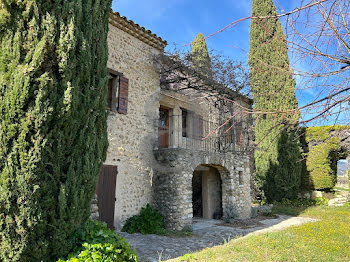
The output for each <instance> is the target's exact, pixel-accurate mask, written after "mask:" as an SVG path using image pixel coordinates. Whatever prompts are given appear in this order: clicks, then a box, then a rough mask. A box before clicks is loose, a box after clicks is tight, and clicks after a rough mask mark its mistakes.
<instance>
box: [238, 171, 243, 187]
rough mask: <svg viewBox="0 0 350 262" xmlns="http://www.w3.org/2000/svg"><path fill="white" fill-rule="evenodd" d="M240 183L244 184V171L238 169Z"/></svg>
mask: <svg viewBox="0 0 350 262" xmlns="http://www.w3.org/2000/svg"><path fill="white" fill-rule="evenodd" d="M238 179H239V185H243V171H238Z"/></svg>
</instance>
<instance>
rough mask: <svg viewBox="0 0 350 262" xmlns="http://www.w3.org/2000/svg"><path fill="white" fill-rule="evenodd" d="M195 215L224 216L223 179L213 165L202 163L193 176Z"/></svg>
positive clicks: (207, 216)
mask: <svg viewBox="0 0 350 262" xmlns="http://www.w3.org/2000/svg"><path fill="white" fill-rule="evenodd" d="M192 208H193V217H199V218H206V219H213V218H214V219H220V218H221V217H222V180H221V177H220V172H219V171H218V170H217V169H216V168H215V167H212V166H208V165H200V166H198V167H197V168H196V169H195V170H194V172H193V177H192Z"/></svg>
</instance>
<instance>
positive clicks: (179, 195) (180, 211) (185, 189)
mask: <svg viewBox="0 0 350 262" xmlns="http://www.w3.org/2000/svg"><path fill="white" fill-rule="evenodd" d="M154 155H155V158H156V159H157V161H158V164H157V165H156V168H155V175H154V178H153V187H154V196H153V201H154V205H155V206H156V207H157V209H158V210H159V211H160V212H161V213H162V214H163V216H164V217H165V219H166V223H167V227H168V228H169V229H173V230H181V229H184V228H192V218H193V208H192V177H193V172H194V170H195V169H196V167H198V166H200V165H204V166H210V167H214V168H216V169H217V170H218V172H219V173H220V176H221V181H222V208H223V213H224V214H226V213H227V212H226V211H227V210H228V209H235V210H236V212H237V216H238V218H241V219H244V218H249V217H250V214H251V206H250V204H251V198H250V167H249V156H248V155H245V154H244V153H209V152H199V151H193V150H186V149H179V148H176V149H171V148H168V149H161V150H155V151H154ZM240 176H241V177H240Z"/></svg>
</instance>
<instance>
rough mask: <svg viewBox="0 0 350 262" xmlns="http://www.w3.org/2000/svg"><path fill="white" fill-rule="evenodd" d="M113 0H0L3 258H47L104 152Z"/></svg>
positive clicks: (64, 237) (67, 246) (65, 248)
mask: <svg viewBox="0 0 350 262" xmlns="http://www.w3.org/2000/svg"><path fill="white" fill-rule="evenodd" d="M111 2H112V1H111V0H100V1H91V0H89V1H87V0H64V1H47V0H26V1H22V0H21V1H14V0H0V261H2V262H37V261H45V262H46V261H52V260H56V259H57V258H58V257H61V256H66V255H67V254H68V253H69V251H70V250H71V249H72V247H73V246H74V243H73V242H71V241H70V239H71V236H72V235H74V234H75V232H76V230H77V229H78V228H79V227H80V225H81V224H84V223H85V222H86V221H87V220H88V219H89V216H90V201H91V198H92V196H93V195H94V194H95V189H96V183H97V178H98V174H99V172H100V169H101V166H102V163H103V162H104V160H105V158H106V150H107V146H108V139H107V113H108V111H107V81H108V71H107V66H106V64H107V59H108V45H107V34H108V19H109V14H110V11H111V9H110V8H111Z"/></svg>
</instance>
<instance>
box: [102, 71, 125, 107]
mask: <svg viewBox="0 0 350 262" xmlns="http://www.w3.org/2000/svg"><path fill="white" fill-rule="evenodd" d="M110 71H112V70H110ZM128 95H129V80H128V79H127V78H125V77H124V76H123V75H122V74H120V73H117V72H114V71H113V72H111V73H110V78H109V82H108V94H107V101H108V108H109V109H110V110H111V111H112V112H118V113H120V114H127V112H128Z"/></svg>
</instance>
